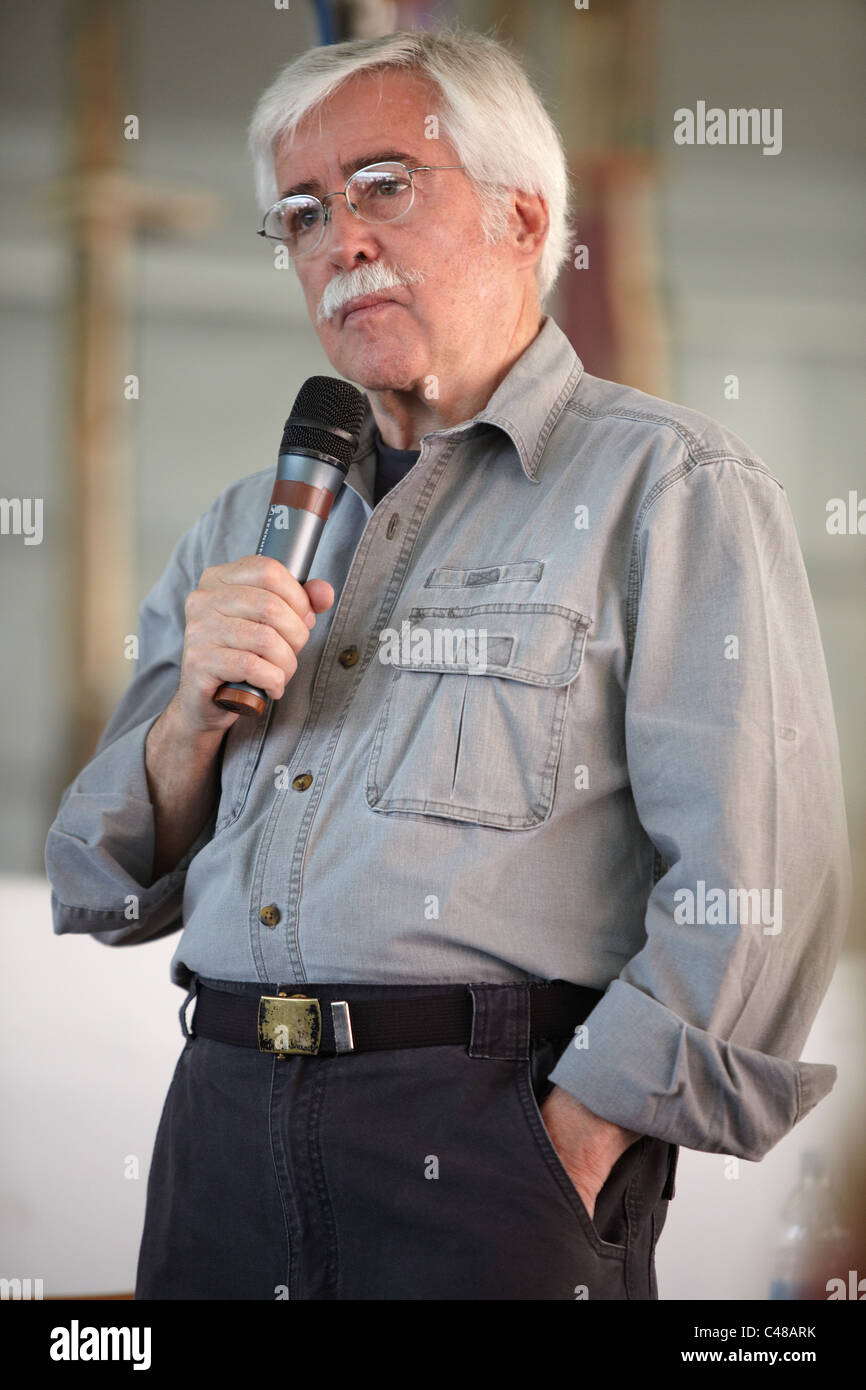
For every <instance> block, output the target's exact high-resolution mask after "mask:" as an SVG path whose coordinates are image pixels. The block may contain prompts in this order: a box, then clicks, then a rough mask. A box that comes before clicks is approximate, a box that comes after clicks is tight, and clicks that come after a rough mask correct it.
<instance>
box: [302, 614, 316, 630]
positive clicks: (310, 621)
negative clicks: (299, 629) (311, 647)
mask: <svg viewBox="0 0 866 1390" xmlns="http://www.w3.org/2000/svg"><path fill="white" fill-rule="evenodd" d="M304 622H305V623H306V624H307V627H314V626H315V622H316V615H315V613H308V614H307V616H306V618H305V619H304Z"/></svg>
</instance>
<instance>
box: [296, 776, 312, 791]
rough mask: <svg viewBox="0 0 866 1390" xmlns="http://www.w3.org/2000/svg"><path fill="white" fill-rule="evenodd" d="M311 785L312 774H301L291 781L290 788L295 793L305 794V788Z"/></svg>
mask: <svg viewBox="0 0 866 1390" xmlns="http://www.w3.org/2000/svg"><path fill="white" fill-rule="evenodd" d="M312 785H313V774H312V772H301V773H299V774H298V776H297V777H295V778H294V779H293V781H292V786H293V787H294V789H295V791H296V792H305V791H306V790H307V787H311V786H312Z"/></svg>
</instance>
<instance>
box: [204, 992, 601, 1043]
mask: <svg viewBox="0 0 866 1390" xmlns="http://www.w3.org/2000/svg"><path fill="white" fill-rule="evenodd" d="M289 988H291V986H289ZM365 988H367V989H369V986H367V987H365ZM384 988H386V989H387V988H389V987H388V986H385V987H384ZM390 988H393V989H395V990H398V991H399V995H396V994H395V995H394V996H392V997H391V998H387V997H383V998H381V999H370V998H366V999H364V998H356V999H352V998H351V993H352V990H351V986H350V987H349V988H348V989H347V988H346V986H341V985H336V986H335V985H307V986H306V989H307V990H309V991H311V993H309V994H307V993H304V994H302V993H300V992H298V993H295V992H292V993H291V994H289V989H286V990H285V991H282V990H281V991H280V993H279V994H276V995H273V994H265V995H261V996H260V997H258V998H257V997H256V996H255V995H249V994H230V993H228V992H227V991H224V990H218V989H209V988H208V986H207V985H203V984H199V986H198V990H197V1002H196V1007H195V1014H194V1016H193V1021H192V1031H193V1034H194V1035H197V1036H199V1035H200V1036H201V1037H203V1038H211V1039H213V1040H214V1041H215V1042H224V1043H233V1044H235V1045H236V1046H238V1047H257V1048H258V1049H259V1051H260V1052H270V1053H274V1054H276V1055H277V1056H281V1057H285V1056H289V1055H293V1054H301V1055H308V1054H325V1055H327V1056H337V1055H339V1054H341V1053H345V1052H375V1051H379V1050H381V1049H383V1048H394V1047H432V1046H436V1045H441V1044H446V1043H464V1044H467V1045H468V1044H469V1042H470V1041H471V1037H472V1017H473V1003H472V995H471V993H470V990H469V986H468V985H428V986H424V987H423V988H422V989H421V990H420V991H419V992H417V993H413V991H412V987H411V986H408V985H398V986H391V987H390ZM313 991H315V993H313ZM347 995H348V996H349V998H346V996H347ZM601 997H602V991H601V990H597V989H589V988H587V987H585V986H583V985H573V984H571V983H569V982H568V981H567V980H553V981H551V982H550V983H549V984H547V983H545V984H531V985H530V986H529V1010H530V1013H529V1018H530V1035H531V1037H533V1038H559V1037H562V1038H564V1037H567V1036H568V1035H569V1034H570V1033H572V1032H573V1031H574V1029H575V1027H576V1026H577V1024H579V1023H582V1022H583V1020H584V1019H585V1018H586V1016H587V1014H588V1013H589V1012H590V1010H591V1009H592V1008H593V1007H594V1006H595V1004H597V1003H598V1001H599V999H600V998H601Z"/></svg>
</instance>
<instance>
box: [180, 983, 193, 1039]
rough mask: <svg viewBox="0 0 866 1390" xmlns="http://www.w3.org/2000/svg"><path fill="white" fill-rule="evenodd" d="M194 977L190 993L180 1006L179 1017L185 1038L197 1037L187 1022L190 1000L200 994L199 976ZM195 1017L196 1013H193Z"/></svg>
mask: <svg viewBox="0 0 866 1390" xmlns="http://www.w3.org/2000/svg"><path fill="white" fill-rule="evenodd" d="M192 979H193V982H192V984H191V985H190V989H189V994H188V995H187V996H186V998H185V999H184V1001H183V1003H182V1004H181V1006H180V1009H179V1010H178V1018H179V1019H180V1026H181V1029H182V1031H183V1035H184V1037H185V1038H194V1037H195V1032H193V1031H191V1030H190V1029H189V1028H188V1027H187V1022H186V1011H187V1009H188V1007H189V1003H190V1000H191V999H195V997H196V995H197V994H198V976H197V975H193V977H192ZM193 1017H195V1015H193Z"/></svg>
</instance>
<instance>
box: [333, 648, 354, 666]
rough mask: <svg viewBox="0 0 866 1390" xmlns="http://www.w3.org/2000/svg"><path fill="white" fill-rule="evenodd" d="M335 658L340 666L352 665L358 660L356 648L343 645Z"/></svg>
mask: <svg viewBox="0 0 866 1390" xmlns="http://www.w3.org/2000/svg"><path fill="white" fill-rule="evenodd" d="M337 660H338V661H339V663H340V665H341V666H354V664H355V662H356V661H357V660H358V648H357V647H344V648H343V650H342V651H341V652H340V655H339V656H338V657H337Z"/></svg>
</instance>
